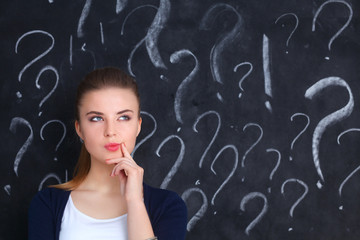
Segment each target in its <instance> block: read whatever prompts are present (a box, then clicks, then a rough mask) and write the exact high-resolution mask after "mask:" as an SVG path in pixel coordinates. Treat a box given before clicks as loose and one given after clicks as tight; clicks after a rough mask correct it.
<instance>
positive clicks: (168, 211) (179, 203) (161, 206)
mask: <svg viewBox="0 0 360 240" xmlns="http://www.w3.org/2000/svg"><path fill="white" fill-rule="evenodd" d="M144 202H145V205H146V207H147V209H148V211H149V214H150V215H152V216H153V217H159V216H165V215H168V216H169V215H176V216H179V217H184V218H187V207H186V204H185V202H184V200H183V199H182V198H181V197H180V196H179V195H178V194H177V193H176V192H174V191H170V190H166V189H160V188H154V187H151V186H149V185H147V184H144Z"/></svg>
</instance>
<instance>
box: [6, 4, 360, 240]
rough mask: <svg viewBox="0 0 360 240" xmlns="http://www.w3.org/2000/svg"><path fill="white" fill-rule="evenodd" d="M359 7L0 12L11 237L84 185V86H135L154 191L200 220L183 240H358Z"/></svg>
mask: <svg viewBox="0 0 360 240" xmlns="http://www.w3.org/2000/svg"><path fill="white" fill-rule="evenodd" d="M359 15H360V2H359V1H357V0H303V1H296V0H271V1H269V0H252V1H249V0H236V1H217V0H201V1H200V0H196V1H191V0H178V1H170V0H156V1H155V0H148V1H142V0H131V1H128V0H116V1H115V0H113V1H93V0H82V1H70V0H37V1H35V0H26V1H25V0H22V1H19V0H12V1H1V3H0V33H1V34H0V49H1V50H0V51H1V55H0V66H1V73H0V76H1V78H0V79H1V87H0V89H1V110H2V114H1V118H0V123H1V124H0V137H1V144H0V149H1V150H0V154H1V161H0V171H1V173H0V175H1V180H0V187H1V188H0V206H1V207H0V209H1V211H0V226H1V232H0V238H1V239H12V240H13V239H26V235H27V209H28V204H29V202H30V200H31V198H32V197H33V196H34V194H35V193H36V192H37V191H38V190H40V189H42V188H44V187H46V186H48V185H50V184H56V183H61V182H64V181H67V180H69V179H71V176H72V171H73V167H74V164H75V162H76V160H77V157H78V154H79V148H80V142H79V139H78V138H77V136H76V134H75V131H74V127H73V123H74V122H73V121H74V118H73V113H74V111H73V101H74V93H75V89H76V86H77V84H78V82H79V81H80V80H81V78H82V77H83V76H84V75H85V74H86V73H87V72H89V71H91V70H92V69H94V68H98V67H103V66H116V67H120V68H122V69H124V70H125V71H127V72H128V73H129V74H131V75H133V76H135V77H136V80H137V82H138V84H139V88H140V93H141V97H142V99H141V105H142V109H141V113H142V118H143V126H142V132H141V134H140V135H139V138H138V141H137V145H136V149H135V151H134V152H133V156H134V159H135V160H136V161H137V162H138V163H139V165H141V166H143V167H144V168H145V181H146V182H147V183H148V184H150V185H153V186H156V187H161V188H166V189H170V190H173V191H176V192H177V193H178V194H179V195H180V196H181V197H182V198H183V199H184V201H185V202H186V204H187V206H188V225H187V231H188V232H187V237H186V239H189V240H190V239H261V240H263V239H269V240H277V239H308V240H311V239H316V240H319V239H326V240H330V239H347V240H349V239H359V238H360V204H359V201H360V187H359V186H360V185H359V184H358V183H359V181H360V173H359V171H360V148H359V145H360V110H359V102H360V99H359V97H360V57H359V56H360V20H359Z"/></svg>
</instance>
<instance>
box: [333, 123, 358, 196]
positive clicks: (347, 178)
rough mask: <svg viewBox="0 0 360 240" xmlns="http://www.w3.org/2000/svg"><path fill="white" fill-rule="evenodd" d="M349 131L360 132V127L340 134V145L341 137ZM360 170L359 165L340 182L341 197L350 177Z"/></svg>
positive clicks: (338, 138)
mask: <svg viewBox="0 0 360 240" xmlns="http://www.w3.org/2000/svg"><path fill="white" fill-rule="evenodd" d="M349 132H360V128H350V129H348V130H346V131H344V132H342V133H340V134H339V136H338V137H337V143H338V144H339V145H340V138H341V137H342V136H343V135H344V134H346V133H349ZM359 170H360V166H358V167H357V168H356V169H355V170H353V171H352V172H351V173H350V174H349V175H348V176H347V177H346V178H345V180H344V181H343V182H342V183H341V184H340V187H339V196H340V197H341V195H342V189H343V188H344V185H345V184H346V183H347V182H348V181H349V179H350V178H351V177H352V176H353V175H354V174H355V173H357V172H358V171H359Z"/></svg>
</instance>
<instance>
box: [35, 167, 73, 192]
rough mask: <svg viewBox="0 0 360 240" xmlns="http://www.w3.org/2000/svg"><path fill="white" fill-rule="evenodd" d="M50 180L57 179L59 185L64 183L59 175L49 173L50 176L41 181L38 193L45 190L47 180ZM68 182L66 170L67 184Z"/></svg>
mask: <svg viewBox="0 0 360 240" xmlns="http://www.w3.org/2000/svg"><path fill="white" fill-rule="evenodd" d="M50 178H55V179H56V181H57V182H58V183H59V184H61V183H62V181H61V179H60V177H59V176H58V175H57V174H55V173H49V174H47V175H46V176H45V177H44V178H43V179H42V180H41V182H40V184H39V187H38V191H40V190H41V189H42V188H43V185H44V183H45V182H46V181H47V180H49V179H50ZM67 181H68V171H67V170H65V182H67Z"/></svg>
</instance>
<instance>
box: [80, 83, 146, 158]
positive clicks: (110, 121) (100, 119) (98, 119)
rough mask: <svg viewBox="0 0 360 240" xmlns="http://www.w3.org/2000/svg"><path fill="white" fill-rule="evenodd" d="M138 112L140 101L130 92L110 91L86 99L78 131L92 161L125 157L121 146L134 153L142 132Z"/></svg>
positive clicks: (114, 88)
mask: <svg viewBox="0 0 360 240" xmlns="http://www.w3.org/2000/svg"><path fill="white" fill-rule="evenodd" d="M138 112H139V103H138V100H137V98H136V96H135V94H134V93H133V92H132V90H130V89H123V88H117V87H109V88H105V89H100V90H94V91H90V92H88V93H86V94H85V95H84V96H83V98H82V100H81V102H80V106H79V121H76V122H75V128H76V132H77V134H78V135H79V137H80V138H82V139H83V140H84V144H85V146H86V149H87V150H88V152H89V153H90V156H91V159H92V160H94V159H97V160H100V161H104V162H105V159H110V158H117V157H122V156H123V155H122V152H121V148H120V144H121V143H125V145H126V148H127V150H128V151H129V152H130V153H131V152H132V151H133V149H134V146H135V141H136V137H137V135H138V134H139V132H140V129H141V118H140V117H139V116H138Z"/></svg>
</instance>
